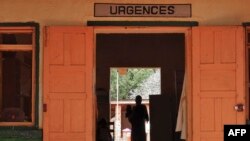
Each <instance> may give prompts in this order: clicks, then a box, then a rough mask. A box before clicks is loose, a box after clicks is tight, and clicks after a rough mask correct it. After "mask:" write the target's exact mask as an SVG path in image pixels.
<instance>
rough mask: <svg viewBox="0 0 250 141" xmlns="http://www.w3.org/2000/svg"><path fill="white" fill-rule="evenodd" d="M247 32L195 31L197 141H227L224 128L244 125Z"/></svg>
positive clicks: (237, 29) (233, 29)
mask: <svg viewBox="0 0 250 141" xmlns="http://www.w3.org/2000/svg"><path fill="white" fill-rule="evenodd" d="M243 34H244V31H243V28H242V27H237V26H231V27H195V28H193V29H192V38H193V39H192V42H193V47H192V54H193V58H192V62H193V64H192V65H193V66H192V73H193V74H192V79H193V88H192V89H193V141H207V140H216V141H223V125H224V124H244V123H245V111H243V112H237V111H235V109H234V106H235V105H236V104H237V103H242V104H244V105H245V89H244V87H245V86H244V85H245V83H244V81H245V69H244V64H245V55H244V54H245V53H244V42H243Z"/></svg>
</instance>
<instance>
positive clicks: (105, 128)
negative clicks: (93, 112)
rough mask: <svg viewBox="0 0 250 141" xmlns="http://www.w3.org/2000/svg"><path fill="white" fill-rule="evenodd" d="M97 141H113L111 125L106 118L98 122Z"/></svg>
mask: <svg viewBox="0 0 250 141" xmlns="http://www.w3.org/2000/svg"><path fill="white" fill-rule="evenodd" d="M97 141H112V137H111V134H110V132H109V125H108V123H107V121H106V120H105V119H104V118H102V119H101V120H100V121H99V122H98V129H97Z"/></svg>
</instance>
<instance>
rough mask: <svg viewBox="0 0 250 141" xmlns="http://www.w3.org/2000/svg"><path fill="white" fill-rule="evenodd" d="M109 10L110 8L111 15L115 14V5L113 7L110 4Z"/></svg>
mask: <svg viewBox="0 0 250 141" xmlns="http://www.w3.org/2000/svg"><path fill="white" fill-rule="evenodd" d="M109 10H110V14H111V15H114V14H117V6H115V7H113V6H110V7H109ZM113 10H114V11H113Z"/></svg>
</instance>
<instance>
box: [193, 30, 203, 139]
mask: <svg viewBox="0 0 250 141" xmlns="http://www.w3.org/2000/svg"><path fill="white" fill-rule="evenodd" d="M200 36H201V35H200V30H199V28H197V27H194V28H192V43H193V46H192V55H193V56H192V91H193V99H192V102H193V103H192V104H193V107H192V108H193V111H192V112H193V116H192V118H193V121H192V123H193V128H192V130H193V141H200V130H201V129H200V127H201V126H200V113H199V112H200V99H199V93H200V90H199V88H200V86H199V83H200V71H199V70H198V69H194V68H200V62H201V60H200V44H201V43H200V42H201V39H200ZM194 76H195V77H194ZM194 129H195V130H194Z"/></svg>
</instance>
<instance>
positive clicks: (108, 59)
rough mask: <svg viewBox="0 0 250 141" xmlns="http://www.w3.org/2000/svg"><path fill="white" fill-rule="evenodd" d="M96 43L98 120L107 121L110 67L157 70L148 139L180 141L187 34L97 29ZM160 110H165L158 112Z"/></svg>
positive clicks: (154, 30)
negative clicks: (158, 77)
mask: <svg viewBox="0 0 250 141" xmlns="http://www.w3.org/2000/svg"><path fill="white" fill-rule="evenodd" d="M95 41H96V94H97V103H98V118H106V119H110V115H111V114H110V108H111V107H110V101H109V99H110V94H109V88H110V82H109V80H110V79H109V78H110V68H111V67H159V68H161V90H160V94H161V95H158V98H152V99H155V100H153V101H154V103H150V123H151V129H150V130H151V135H150V138H151V140H158V141H161V140H166V138H167V139H170V140H171V141H177V140H180V139H179V134H178V133H176V132H175V124H176V118H177V111H178V105H179V99H180V95H181V91H182V83H183V78H184V72H185V62H186V59H185V56H186V55H185V54H186V51H185V47H186V46H187V45H186V44H187V43H186V42H185V41H186V33H185V32H183V30H181V31H180V30H174V31H173V30H172V29H171V28H170V30H166V31H163V30H159V29H158V28H155V29H153V30H152V29H151V30H145V29H140V28H134V29H133V28H131V29H130V28H129V29H127V28H124V29H122V30H117V29H116V28H114V29H113V30H110V31H108V32H107V30H105V29H103V28H100V29H99V30H96V39H95ZM157 99H162V100H161V101H159V100H157ZM163 107H164V111H159V109H162V108H163ZM165 109H166V110H165ZM159 122H160V124H159ZM157 123H158V124H157Z"/></svg>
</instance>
